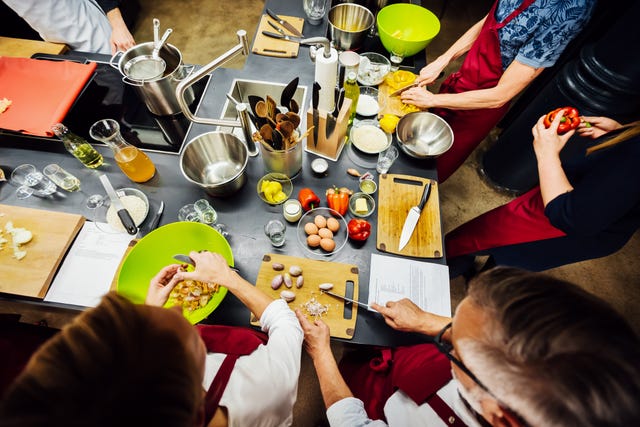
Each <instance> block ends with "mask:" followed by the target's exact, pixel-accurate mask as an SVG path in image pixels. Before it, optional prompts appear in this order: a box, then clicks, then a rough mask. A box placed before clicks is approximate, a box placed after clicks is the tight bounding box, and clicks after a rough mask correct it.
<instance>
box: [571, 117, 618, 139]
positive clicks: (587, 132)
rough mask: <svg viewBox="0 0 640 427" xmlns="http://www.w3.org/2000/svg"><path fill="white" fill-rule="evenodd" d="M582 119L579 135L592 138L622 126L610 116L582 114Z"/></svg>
mask: <svg viewBox="0 0 640 427" xmlns="http://www.w3.org/2000/svg"><path fill="white" fill-rule="evenodd" d="M580 119H581V122H580V126H578V135H580V136H584V137H587V138H592V139H595V138H598V137H600V136H602V135H604V134H605V133H607V132H611V131H612V130H615V129H619V128H621V127H622V125H621V124H620V123H618V122H616V121H615V120H613V119H610V118H608V117H595V116H582V117H580Z"/></svg>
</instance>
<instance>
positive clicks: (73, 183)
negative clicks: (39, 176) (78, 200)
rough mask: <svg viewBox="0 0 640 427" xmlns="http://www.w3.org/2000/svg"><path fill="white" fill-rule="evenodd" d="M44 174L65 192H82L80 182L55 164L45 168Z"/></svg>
mask: <svg viewBox="0 0 640 427" xmlns="http://www.w3.org/2000/svg"><path fill="white" fill-rule="evenodd" d="M42 173H44V174H45V176H46V177H47V178H49V179H50V180H51V181H53V182H55V183H56V185H57V186H58V187H60V188H62V189H63V190H66V191H69V192H73V191H78V190H80V180H79V179H78V178H76V177H75V176H74V175H72V174H70V173H69V172H67V171H66V170H64V169H63V168H61V167H60V166H59V165H57V164H55V163H51V164H49V165H47V166H45V167H44V169H42Z"/></svg>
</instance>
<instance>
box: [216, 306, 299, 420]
mask: <svg viewBox="0 0 640 427" xmlns="http://www.w3.org/2000/svg"><path fill="white" fill-rule="evenodd" d="M260 324H261V325H262V330H263V331H264V332H266V333H268V334H269V341H268V342H267V344H266V345H263V344H261V345H260V346H259V347H258V348H257V349H256V350H255V351H254V352H253V353H251V354H249V355H247V356H240V357H239V358H238V360H237V361H236V364H235V366H234V368H233V371H232V372H231V377H230V378H229V383H228V384H227V388H226V389H225V391H224V393H223V394H222V398H221V399H220V406H224V407H225V408H227V412H228V417H229V426H256V427H258V426H264V427H267V426H289V425H291V423H292V420H293V413H292V411H293V405H294V403H295V401H296V396H297V394H298V377H299V376H300V353H301V351H302V339H303V337H304V335H303V333H302V328H301V327H300V323H299V322H298V319H297V318H296V316H295V314H294V312H293V311H292V310H291V309H290V308H289V306H288V305H287V303H286V302H285V301H284V300H282V299H278V300H274V301H273V302H272V303H271V304H269V305H268V306H267V308H266V310H265V311H264V313H263V314H262V318H261V319H260ZM225 357H226V355H225V354H221V353H209V354H208V355H207V359H206V368H205V376H204V381H203V385H204V387H205V389H207V390H208V389H209V386H210V385H211V383H212V382H213V379H214V378H215V375H216V374H217V372H218V370H219V369H220V365H221V364H222V361H223V360H224V358H225Z"/></svg>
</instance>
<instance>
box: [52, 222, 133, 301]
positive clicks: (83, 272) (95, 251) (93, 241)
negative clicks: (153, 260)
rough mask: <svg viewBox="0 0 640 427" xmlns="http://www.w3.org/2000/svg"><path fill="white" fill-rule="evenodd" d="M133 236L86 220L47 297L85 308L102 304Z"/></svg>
mask: <svg viewBox="0 0 640 427" xmlns="http://www.w3.org/2000/svg"><path fill="white" fill-rule="evenodd" d="M105 226H106V224H105ZM102 228H104V227H102ZM131 239H132V237H131V236H130V235H128V234H126V233H107V232H104V231H101V230H100V229H99V228H98V227H96V224H95V223H93V222H91V221H86V222H85V223H84V226H83V227H82V229H81V230H80V232H79V233H78V236H77V237H76V240H75V241H74V242H73V245H72V246H71V248H70V249H69V252H68V253H67V256H66V257H65V259H64V261H63V263H62V265H61V266H60V269H59V270H58V273H57V274H56V276H55V278H54V279H53V282H52V283H51V286H50V287H49V291H48V292H47V295H46V296H45V297H44V300H45V301H50V302H59V303H64V304H74V305H79V306H83V307H95V306H96V305H98V303H99V302H100V298H102V296H103V295H104V294H106V293H107V292H109V288H110V287H111V282H112V281H113V277H114V275H115V274H116V271H117V269H118V266H119V265H120V261H121V260H122V257H123V255H124V253H125V251H126V250H127V246H128V245H129V242H130V241H131Z"/></svg>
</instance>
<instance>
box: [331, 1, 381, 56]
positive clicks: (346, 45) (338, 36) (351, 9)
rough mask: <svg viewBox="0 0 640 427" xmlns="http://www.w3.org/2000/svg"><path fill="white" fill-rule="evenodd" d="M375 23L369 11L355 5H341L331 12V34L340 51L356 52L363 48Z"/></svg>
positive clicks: (333, 8)
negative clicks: (355, 50)
mask: <svg viewBox="0 0 640 427" xmlns="http://www.w3.org/2000/svg"><path fill="white" fill-rule="evenodd" d="M374 22H375V19H374V17H373V14H372V13H371V11H369V9H367V8H366V7H364V6H360V5H359V4H355V3H341V4H338V5H336V6H334V7H332V8H331V10H329V34H330V36H331V41H332V42H333V44H334V45H335V47H336V48H337V49H339V50H354V49H358V48H359V47H361V46H362V43H363V42H364V39H365V37H366V36H367V32H368V31H369V30H370V29H371V27H372V26H373V24H374Z"/></svg>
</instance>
